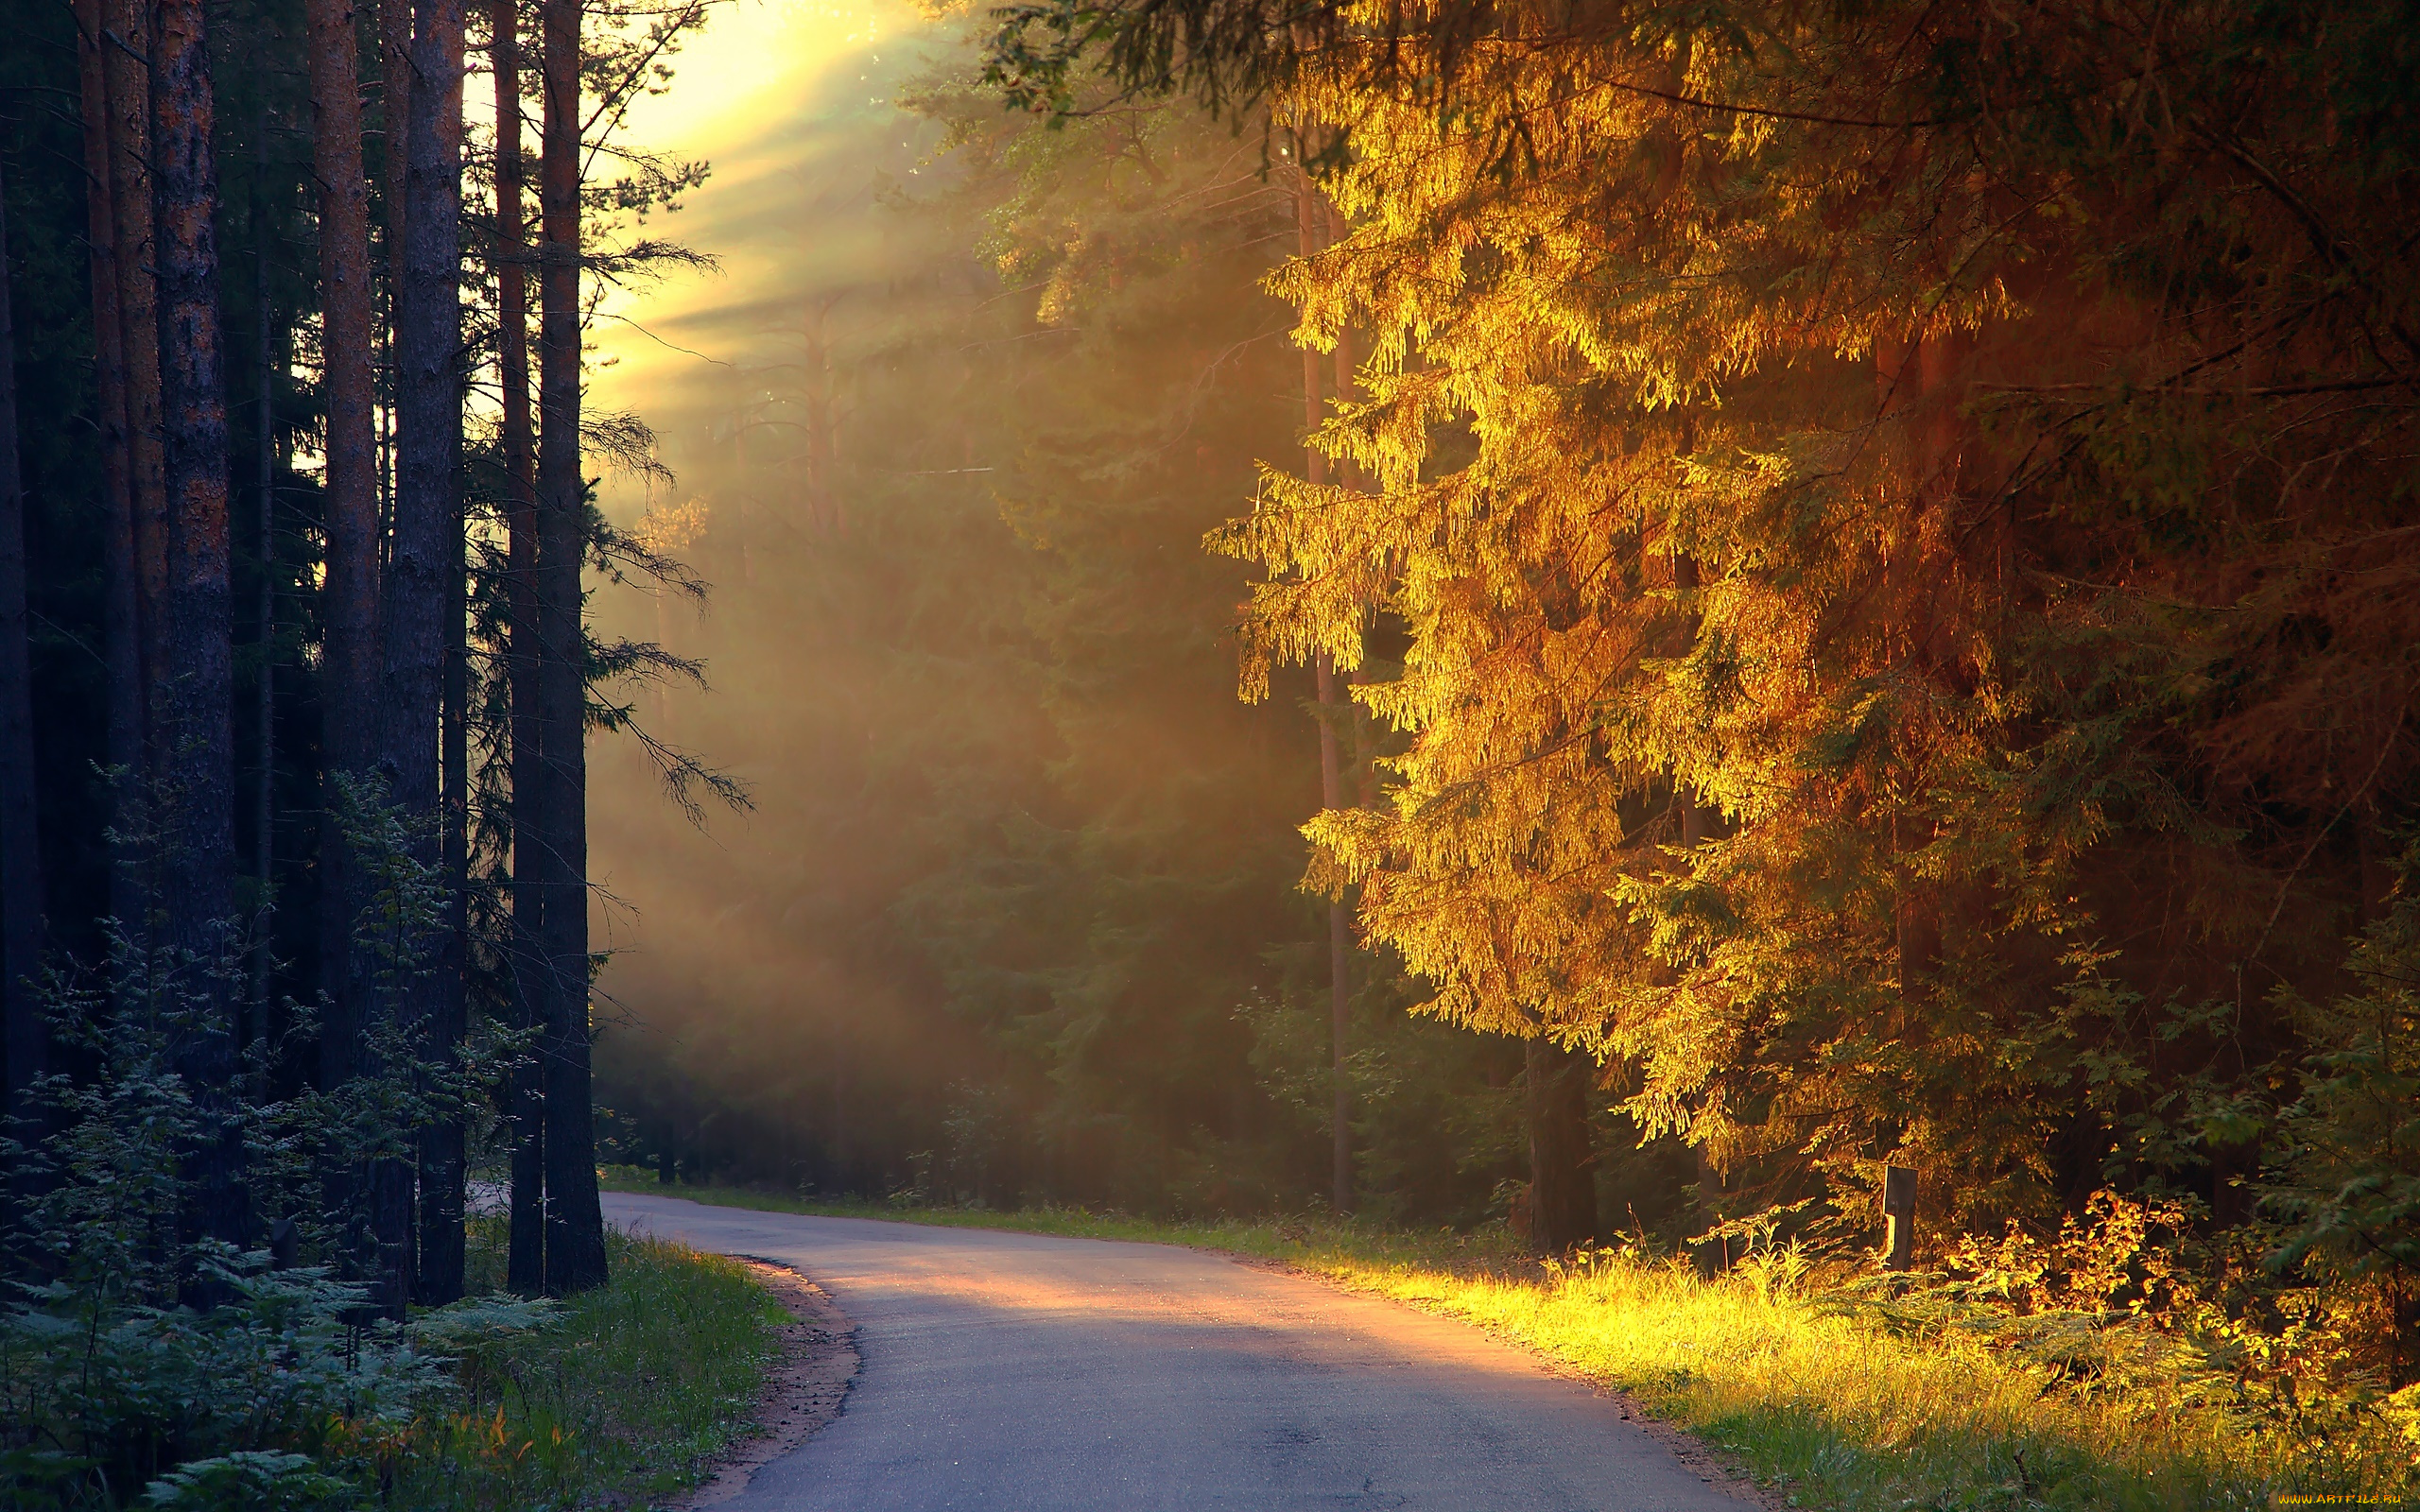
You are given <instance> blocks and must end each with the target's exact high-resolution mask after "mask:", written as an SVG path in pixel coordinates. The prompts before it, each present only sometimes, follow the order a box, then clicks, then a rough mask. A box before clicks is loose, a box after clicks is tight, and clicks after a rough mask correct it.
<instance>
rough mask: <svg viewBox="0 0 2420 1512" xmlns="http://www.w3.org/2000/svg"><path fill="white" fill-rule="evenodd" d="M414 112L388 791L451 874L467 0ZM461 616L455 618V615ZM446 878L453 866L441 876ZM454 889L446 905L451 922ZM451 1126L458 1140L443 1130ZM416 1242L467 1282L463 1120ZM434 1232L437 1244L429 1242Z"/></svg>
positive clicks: (433, 946)
mask: <svg viewBox="0 0 2420 1512" xmlns="http://www.w3.org/2000/svg"><path fill="white" fill-rule="evenodd" d="M410 66H411V89H410V96H409V99H408V101H407V103H406V120H407V121H408V123H409V125H408V127H407V129H406V132H405V152H404V157H405V169H404V227H405V230H404V256H403V271H402V276H401V278H400V279H399V280H398V281H397V301H396V304H397V309H396V320H395V370H396V404H395V412H396V428H395V523H394V535H393V539H392V542H391V545H390V548H389V557H388V573H387V601H386V624H385V626H384V630H385V635H384V641H385V644H386V650H387V666H386V687H385V694H386V697H385V707H384V709H383V711H382V718H383V723H384V725H385V727H386V728H385V732H384V734H385V738H384V741H383V744H384V746H385V751H386V763H387V765H389V767H390V768H391V769H392V770H393V772H394V788H393V799H394V801H395V803H396V806H397V807H398V808H400V809H401V810H402V811H403V814H404V816H405V819H406V822H407V823H408V824H410V825H411V826H412V830H413V834H414V837H415V838H414V841H413V845H414V849H415V852H416V855H417V857H418V859H419V860H420V861H421V862H422V863H423V865H425V866H427V867H429V868H432V869H435V870H437V871H438V872H439V873H440V875H441V877H444V863H445V860H446V859H447V858H446V856H445V854H444V851H445V849H446V848H445V845H444V842H443V841H442V840H441V838H440V833H441V831H442V829H443V828H444V827H445V826H446V825H447V823H448V822H449V821H450V817H451V816H449V815H447V814H445V813H444V812H443V811H442V805H441V791H440V770H439V755H440V747H441V740H442V738H443V731H442V724H443V716H444V710H445V707H446V702H447V700H446V696H445V695H446V687H445V683H446V680H447V668H446V661H447V656H446V653H447V649H448V646H449V644H451V643H452V642H453V641H454V640H455V639H456V638H457V636H458V627H457V628H456V629H455V630H449V629H448V627H447V624H446V621H447V616H448V610H449V609H451V608H453V607H455V606H457V605H458V603H459V602H460V601H459V598H458V593H459V590H460V582H461V573H462V529H461V510H462V504H461V500H462V494H461V466H462V287H461V263H462V236H461V217H462V7H461V0H419V3H418V4H416V5H415V6H414V7H413V15H412V35H411V59H410ZM457 618H458V617H457ZM444 880H446V881H450V880H451V878H450V877H444ZM459 897H460V895H459V893H458V892H457V893H456V894H455V895H454V896H453V897H451V898H449V899H447V900H446V901H445V902H444V904H443V907H444V910H445V913H446V916H447V919H448V920H449V922H450V919H451V918H452V916H453V914H454V912H455V909H456V907H457V905H458V901H459ZM450 935H451V931H450V930H449V929H446V928H444V927H442V926H441V928H440V930H439V932H438V934H437V935H436V936H432V937H430V938H428V939H424V940H421V941H416V942H415V944H416V946H417V948H419V949H421V950H424V951H427V952H430V953H432V956H433V959H432V960H431V962H430V964H431V965H433V966H434V967H435V968H436V971H435V974H434V977H433V979H432V980H431V981H430V983H429V985H428V988H426V998H425V1003H424V1005H423V1009H422V1011H418V1012H416V1013H415V1014H414V1017H415V1018H417V1019H418V1020H419V1022H418V1024H417V1025H416V1027H417V1028H418V1029H419V1031H420V1032H421V1033H422V1035H423V1037H424V1039H423V1043H424V1044H425V1046H426V1057H427V1059H428V1061H429V1062H430V1063H431V1064H432V1065H437V1066H443V1065H446V1064H448V1063H449V1062H450V1061H451V1060H452V1059H453V1056H454V1050H455V1047H456V1043H457V1041H458V1040H459V1038H460V1034H459V1030H458V1028H456V1027H455V1025H454V1024H453V1023H452V1022H450V1021H451V1018H452V1015H451V1012H450V1011H449V1010H450V1009H451V1007H452V1005H454V1004H455V1003H456V1002H457V1001H458V996H457V993H456V991H455V990H454V988H455V987H456V985H457V983H458V979H459V977H460V974H461V973H460V961H459V959H458V954H457V953H456V951H455V950H454V949H453V946H452V941H451V939H450V937H449V936H450ZM449 1127H451V1128H454V1129H456V1134H455V1136H454V1137H451V1138H449V1137H448V1134H447V1129H448V1128H449ZM420 1166H421V1171H420V1175H421V1183H422V1190H421V1214H420V1218H421V1240H422V1243H421V1247H420V1257H419V1267H418V1272H417V1276H416V1286H415V1289H414V1294H413V1299H414V1300H416V1301H426V1302H441V1301H451V1300H453V1299H454V1297H458V1296H459V1295H460V1292H461V1284H462V1278H461V1266H462V1258H461V1244H462V1241H461V1230H462V1224H461V1211H462V1194H461V1181H462V1171H461V1155H460V1140H459V1138H458V1125H451V1124H450V1122H449V1121H447V1120H442V1119H441V1120H439V1121H438V1124H437V1125H435V1126H432V1127H431V1128H429V1129H426V1130H424V1131H423V1136H422V1140H421V1150H420ZM432 1241H433V1242H434V1243H433V1245H432Z"/></svg>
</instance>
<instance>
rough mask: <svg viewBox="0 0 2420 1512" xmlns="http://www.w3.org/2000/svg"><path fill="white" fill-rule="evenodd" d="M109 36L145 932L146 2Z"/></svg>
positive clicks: (132, 829)
mask: <svg viewBox="0 0 2420 1512" xmlns="http://www.w3.org/2000/svg"><path fill="white" fill-rule="evenodd" d="M103 3H104V5H105V7H106V9H105V14H106V16H107V18H108V23H109V31H110V38H111V40H110V41H108V42H106V43H104V44H103V46H102V48H101V61H102V69H103V77H104V80H105V82H106V85H107V89H108V95H109V115H110V147H111V151H110V205H111V211H112V216H113V217H114V222H115V224H114V227H113V231H114V235H113V236H112V239H111V253H112V258H113V259H114V261H115V263H116V265H117V267H116V272H117V301H118V338H119V341H120V343H121V344H122V352H123V355H124V357H125V363H126V366H125V372H126V436H127V464H128V472H127V481H128V490H129V492H128V498H129V507H130V510H131V519H130V538H131V541H130V543H131V546H132V550H133V561H134V579H133V588H134V594H133V596H134V629H135V651H136V660H137V662H138V666H139V671H140V682H139V684H138V688H137V692H136V694H135V696H134V701H135V703H136V705H137V707H138V709H139V710H140V713H141V719H142V726H141V738H142V753H143V759H142V762H141V764H140V765H139V766H137V767H136V768H135V769H133V770H132V771H130V773H129V775H128V781H129V782H130V789H129V792H130V798H131V799H132V801H133V803H134V805H135V809H136V812H135V814H134V815H133V816H132V817H133V818H134V820H135V822H133V823H131V824H130V825H128V826H127V827H126V829H125V831H124V832H123V833H127V834H130V835H134V834H142V835H144V836H145V837H146V840H147V836H148V831H149V829H150V805H151V799H152V793H151V788H152V785H153V783H154V782H156V781H157V779H158V778H159V776H160V772H159V756H158V750H159V720H160V688H161V679H162V678H163V676H164V667H165V664H166V652H165V650H164V644H165V642H166V638H167V597H168V486H167V478H166V475H165V468H164V459H163V457H162V454H161V446H162V425H163V420H162V416H161V408H160V405H161V399H160V321H159V281H158V278H157V277H156V275H155V272H154V268H155V266H156V264H157V249H156V247H155V246H154V241H155V232H156V230H157V216H156V215H155V214H154V211H153V206H152V202H151V194H152V186H151V165H152V151H151V76H150V72H149V69H148V67H147V60H149V59H150V57H151V53H152V43H153V38H152V29H153V28H152V26H151V21H152V8H151V6H150V5H149V3H148V0H103ZM149 850H150V848H149V846H148V844H147V843H146V844H145V845H144V846H142V847H141V848H140V849H139V850H138V851H137V853H136V855H134V856H132V857H130V858H128V859H129V861H130V862H137V861H139V862H141V863H143V875H142V876H141V877H140V878H139V879H137V880H134V881H132V882H131V883H130V885H131V886H132V888H133V891H134V893H135V896H136V898H137V900H138V901H137V903H136V909H135V911H134V912H133V913H130V914H128V915H124V916H122V917H123V919H124V922H125V924H126V925H127V927H128V928H129V929H132V930H135V931H138V932H139V933H141V934H143V935H145V936H147V935H148V933H149V924H150V920H149V917H148V916H149V911H150V909H151V906H152V899H153V896H154V895H155V894H156V892H157V890H158V889H157V879H156V878H154V877H152V876H150V875H149V870H148V862H149V859H150V856H149Z"/></svg>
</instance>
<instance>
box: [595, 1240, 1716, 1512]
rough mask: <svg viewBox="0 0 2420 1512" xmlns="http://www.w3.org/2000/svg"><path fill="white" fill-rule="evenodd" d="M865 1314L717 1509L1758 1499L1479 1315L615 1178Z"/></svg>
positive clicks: (1208, 1258)
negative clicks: (802, 1417) (793, 1424)
mask: <svg viewBox="0 0 2420 1512" xmlns="http://www.w3.org/2000/svg"><path fill="white" fill-rule="evenodd" d="M605 1216H606V1218H607V1220H608V1221H609V1222H612V1223H614V1224H618V1225H622V1226H624V1227H627V1228H631V1229H641V1230H645V1231H649V1232H652V1233H655V1234H658V1235H661V1236H663V1237H666V1238H672V1239H680V1240H683V1241H684V1242H686V1243H688V1244H691V1245H695V1246H698V1247H699V1248H701V1249H711V1250H719V1251H722V1252H723V1253H726V1254H734V1255H750V1256H754V1257H756V1258H759V1259H763V1260H769V1261H773V1262H775V1263H782V1264H787V1265H790V1266H792V1267H794V1268H796V1269H798V1270H801V1271H804V1273H806V1275H807V1276H808V1277H810V1278H811V1279H812V1280H815V1281H816V1282H817V1283H818V1284H820V1285H821V1286H822V1287H823V1289H824V1290H825V1291H827V1292H828V1293H830V1294H831V1296H832V1297H833V1298H834V1299H835V1300H837V1301H838V1303H839V1305H840V1306H841V1308H842V1309H844V1310H845V1311H846V1312H847V1313H848V1314H849V1315H850V1317H851V1318H853V1319H854V1320H855V1322H856V1329H857V1334H856V1343H857V1349H858V1351H859V1353H860V1354H861V1355H862V1357H863V1361H864V1364H863V1366H862V1367H861V1369H860V1370H859V1372H858V1375H857V1380H856V1385H855V1386H854V1387H853V1388H852V1389H851V1391H850V1393H849V1397H848V1402H847V1406H846V1408H845V1410H844V1411H843V1412H842V1413H841V1416H840V1417H839V1419H838V1421H836V1422H834V1423H833V1424H831V1426H829V1427H827V1428H825V1429H824V1430H823V1431H822V1432H821V1433H820V1434H818V1435H816V1436H815V1437H813V1438H811V1439H809V1440H808V1441H807V1442H806V1443H805V1444H804V1446H802V1447H801V1448H799V1449H798V1450H795V1451H793V1452H790V1453H789V1454H787V1455H785V1456H783V1457H782V1458H780V1459H777V1460H774V1461H772V1462H771V1463H770V1464H768V1465H767V1466H765V1467H764V1468H763V1469H760V1470H758V1471H757V1472H756V1475H755V1478H754V1479H753V1480H752V1481H751V1482H750V1483H749V1485H748V1487H747V1488H746V1489H745V1490H744V1491H742V1492H741V1493H740V1494H739V1495H738V1496H737V1497H735V1498H734V1499H733V1500H731V1501H728V1502H723V1503H719V1504H718V1507H717V1512H725V1509H727V1512H942V1509H944V1508H951V1509H968V1512H973V1509H986V1512H989V1509H995V1508H996V1509H1002V1512H1155V1509H1167V1512H1180V1509H1182V1512H1202V1509H1210V1508H1219V1509H1234V1512H1281V1509H1288V1512H1290V1509H1295V1508H1305V1509H1307V1508H1333V1509H1340V1512H1341V1509H1348V1508H1350V1509H1360V1508H1425V1509H1433V1512H1581V1509H1587V1512H1743V1509H1744V1508H1745V1506H1746V1503H1742V1502H1739V1501H1737V1500H1735V1499H1734V1498H1732V1497H1731V1496H1730V1495H1728V1494H1727V1493H1725V1492H1723V1491H1721V1490H1719V1489H1717V1488H1716V1487H1715V1486H1712V1485H1708V1484H1706V1483H1705V1482H1704V1481H1703V1480H1701V1479H1700V1477H1699V1476H1698V1475H1697V1474H1696V1473H1695V1472H1694V1471H1692V1470H1690V1469H1687V1468H1686V1467H1685V1466H1684V1465H1683V1464H1682V1463H1681V1461H1680V1460H1679V1459H1678V1458H1676V1457H1675V1456H1674V1455H1673V1453H1672V1452H1670V1451H1669V1450H1668V1449H1666V1448H1665V1447H1664V1446H1663V1445H1662V1444H1660V1443H1658V1442H1657V1441H1656V1440H1655V1439H1653V1438H1651V1436H1649V1435H1648V1434H1646V1433H1645V1432H1643V1431H1642V1430H1640V1429H1639V1428H1638V1427H1637V1426H1636V1425H1634V1424H1633V1423H1631V1422H1629V1421H1628V1420H1626V1419H1625V1418H1624V1417H1622V1412H1621V1408H1620V1406H1619V1405H1618V1404H1617V1403H1616V1402H1615V1401H1613V1400H1609V1399H1607V1398H1604V1397H1600V1396H1598V1395H1596V1394H1595V1393H1593V1392H1592V1391H1590V1390H1589V1388H1588V1387H1587V1386H1586V1385H1585V1384H1583V1383H1578V1382H1574V1381H1571V1380H1568V1379H1564V1378H1562V1377H1558V1376H1555V1375H1553V1374H1551V1373H1549V1372H1548V1371H1547V1369H1546V1368H1545V1367H1544V1366H1541V1365H1540V1364H1538V1363H1537V1362H1536V1361H1535V1360H1533V1359H1531V1358H1530V1356H1528V1355H1526V1354H1524V1353H1522V1352H1521V1351H1519V1350H1517V1349H1512V1348H1509V1347H1507V1346H1505V1345H1502V1344H1498V1343H1496V1342H1495V1341H1494V1340H1491V1339H1489V1338H1488V1337H1487V1336H1485V1335H1484V1334H1482V1333H1480V1332H1478V1331H1477V1330H1476V1329H1472V1328H1470V1327H1467V1326H1465V1325H1462V1324H1459V1323H1455V1322H1451V1321H1448V1320H1446V1319H1443V1318H1438V1317H1431V1316H1428V1315H1426V1314H1421V1313H1417V1312H1414V1311H1412V1310H1410V1309H1409V1308H1406V1307H1402V1306H1399V1305H1397V1304H1395V1303H1392V1302H1388V1301H1384V1300H1381V1299H1378V1298H1374V1297H1358V1296H1355V1295H1352V1294H1350V1293H1345V1292H1340V1291H1338V1290H1336V1289H1334V1288H1331V1287H1328V1286H1325V1285H1322V1284H1321V1283H1319V1282H1317V1281H1313V1280H1305V1279H1304V1278H1301V1277H1297V1276H1289V1275H1286V1274H1284V1273H1282V1272H1277V1271H1271V1270H1263V1269H1258V1268H1255V1267H1253V1266H1248V1265H1243V1264H1238V1263H1236V1262H1235V1261H1232V1260H1228V1259H1225V1258H1223V1257H1221V1256H1219V1255H1213V1254H1204V1253H1201V1252H1200V1251H1196V1250H1190V1249H1181V1248H1176V1247H1173V1246H1166V1245H1142V1244H1124V1243H1115V1242H1112V1241H1107V1240H1098V1239H1057V1238H1047V1237H1044V1236H1040V1235H1035V1234H1016V1233H1002V1232H998V1231H994V1230H990V1229H936V1228H927V1227H922V1226H918V1225H914V1224H904V1223H881V1222H875V1221H873V1220H869V1219H863V1218H811V1217H803V1216H798V1215H795V1214H788V1213H771V1212H751V1211H745V1210H742V1209H735V1208H710V1207H704V1206H701V1205H700V1204H697V1203H693V1202H685V1201H682V1200H679V1199H677V1198H670V1197H656V1196H642V1195H633V1194H625V1193H612V1194H607V1195H606V1197H605Z"/></svg>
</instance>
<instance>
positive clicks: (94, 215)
mask: <svg viewBox="0 0 2420 1512" xmlns="http://www.w3.org/2000/svg"><path fill="white" fill-rule="evenodd" d="M103 26H104V18H103V16H102V11H101V0H76V61H77V75H78V84H79V85H80V86H81V92H82V98H81V104H82V108H83V117H84V241H85V246H86V248H87V249H88V251H89V253H90V260H89V265H88V266H89V277H90V282H91V284H92V291H93V378H94V387H95V398H96V399H97V400H98V407H99V414H98V416H97V419H98V421H99V428H100V433H101V643H102V645H101V655H102V660H103V662H105V663H106V664H107V666H108V669H109V672H108V676H109V693H108V740H107V745H106V746H105V747H104V749H105V750H106V751H107V753H108V761H109V764H110V765H111V766H112V767H113V768H115V769H116V771H117V772H118V774H119V776H118V785H117V791H116V793H115V795H114V800H113V802H112V805H111V816H110V822H111V824H112V827H113V828H115V829H116V830H117V831H118V832H119V833H122V834H131V833H135V831H136V830H137V829H138V828H140V825H141V815H142V809H141V805H140V804H139V802H137V801H136V796H137V790H138V788H139V785H140V784H141V782H142V781H143V653H142V648H141V644H140V641H139V639H138V636H139V633H140V632H139V630H138V627H137V621H136V609H135V586H134V573H135V568H134V496H133V492H132V488H133V484H132V478H131V469H132V461H131V458H130V448H129V440H130V437H129V434H128V428H127V419H126V337H125V333H124V320H123V318H122V316H121V315H120V312H119V309H118V268H117V222H116V216H117V209H116V206H115V204H114V203H113V200H114V195H113V192H112V175H113V173H114V168H113V165H112V158H113V157H114V152H113V149H112V141H111V135H112V133H111V129H110V93H109V75H108V63H107V54H108V52H109V50H110V43H109V41H108V39H107V38H106V37H105V36H104V35H103V31H102V28H103ZM109 906H110V913H111V915H112V917H113V918H115V919H118V920H119V921H120V922H121V923H122V924H124V925H125V926H126V927H128V928H130V929H131V928H136V927H139V926H140V924H141V922H142V913H143V895H142V892H141V890H140V889H139V888H138V887H137V886H136V885H135V877H134V875H133V872H132V868H128V867H122V866H112V867H111V868H110V904H109Z"/></svg>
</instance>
